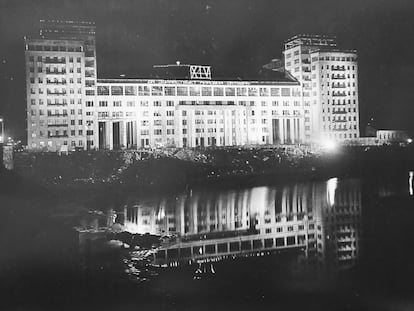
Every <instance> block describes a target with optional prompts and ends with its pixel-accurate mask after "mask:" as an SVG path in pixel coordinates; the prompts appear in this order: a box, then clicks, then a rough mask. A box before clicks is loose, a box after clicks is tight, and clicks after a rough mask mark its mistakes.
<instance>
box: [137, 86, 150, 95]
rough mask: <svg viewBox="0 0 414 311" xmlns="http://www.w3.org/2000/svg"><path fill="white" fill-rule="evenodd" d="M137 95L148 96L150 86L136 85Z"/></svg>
mask: <svg viewBox="0 0 414 311" xmlns="http://www.w3.org/2000/svg"><path fill="white" fill-rule="evenodd" d="M138 95H140V96H149V95H150V88H149V86H148V85H143V86H138Z"/></svg>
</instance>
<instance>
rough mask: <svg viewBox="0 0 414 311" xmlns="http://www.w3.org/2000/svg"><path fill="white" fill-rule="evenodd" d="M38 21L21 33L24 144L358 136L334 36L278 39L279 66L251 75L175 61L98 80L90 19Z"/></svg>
mask: <svg viewBox="0 0 414 311" xmlns="http://www.w3.org/2000/svg"><path fill="white" fill-rule="evenodd" d="M40 26H41V27H40V28H41V29H40V36H39V37H38V38H26V40H25V54H26V87H27V131H28V148H29V150H32V151H35V150H38V151H41V150H43V151H72V150H76V149H84V150H86V149H109V150H112V149H124V148H127V149H139V148H154V147H166V146H172V147H208V146H242V145H266V144H299V143H310V142H312V141H314V140H315V138H316V137H319V138H335V139H339V140H341V139H349V138H356V137H358V136H359V135H358V131H359V129H358V96H357V95H358V94H357V77H356V73H357V70H356V54H355V52H346V51H338V50H333V48H334V47H335V46H336V44H335V43H334V40H333V39H329V38H325V37H318V36H308V37H306V38H310V39H309V40H310V41H309V40H308V39H306V40H305V37H304V36H297V37H294V38H292V39H290V40H289V41H287V43H286V44H285V52H284V55H285V64H286V71H284V72H283V71H277V70H267V71H268V72H270V73H267V74H266V75H263V76H262V77H258V78H257V79H254V80H249V81H240V80H233V81H227V80H215V79H214V74H213V73H212V69H211V67H210V66H201V65H187V64H181V63H179V62H177V64H173V65H158V66H154V73H155V75H154V76H155V77H156V78H149V79H125V78H123V79H97V74H96V72H97V65H96V48H95V25H94V24H93V23H90V22H74V21H41V23H40ZM307 40H308V41H309V42H308V41H307ZM327 48H329V49H327ZM160 72H161V75H159V74H158V73H160ZM338 75H340V76H341V77H342V78H341V79H339V78H338V79H339V80H338V79H337V76H338Z"/></svg>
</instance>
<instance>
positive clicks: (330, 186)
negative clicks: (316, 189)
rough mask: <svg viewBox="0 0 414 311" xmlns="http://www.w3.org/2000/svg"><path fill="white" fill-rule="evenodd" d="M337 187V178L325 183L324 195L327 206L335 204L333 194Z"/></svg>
mask: <svg viewBox="0 0 414 311" xmlns="http://www.w3.org/2000/svg"><path fill="white" fill-rule="evenodd" d="M337 187H338V178H331V179H329V180H328V181H327V182H326V194H327V201H328V204H329V206H333V205H334V204H335V192H336V188H337Z"/></svg>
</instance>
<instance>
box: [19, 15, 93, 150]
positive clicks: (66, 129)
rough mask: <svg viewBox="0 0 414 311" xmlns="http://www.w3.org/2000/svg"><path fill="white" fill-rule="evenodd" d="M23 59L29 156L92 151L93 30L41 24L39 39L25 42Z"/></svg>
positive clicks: (81, 25)
mask: <svg viewBox="0 0 414 311" xmlns="http://www.w3.org/2000/svg"><path fill="white" fill-rule="evenodd" d="M25 57H26V90H27V92H26V93H27V131H28V148H29V150H48V151H59V150H65V149H66V150H68V149H69V150H70V149H75V148H80V149H86V148H87V147H88V146H90V147H93V146H94V141H95V140H96V138H95V137H94V135H96V134H97V133H95V131H94V128H95V126H96V119H95V117H94V111H93V110H94V107H93V104H92V103H93V102H94V101H95V97H96V93H95V92H96V48H95V26H94V24H93V23H91V22H73V21H44V20H41V21H40V36H39V38H26V39H25Z"/></svg>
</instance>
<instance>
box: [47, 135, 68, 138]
mask: <svg viewBox="0 0 414 311" xmlns="http://www.w3.org/2000/svg"><path fill="white" fill-rule="evenodd" d="M47 137H48V138H64V137H69V135H68V134H58V135H50V134H48V135H47Z"/></svg>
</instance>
